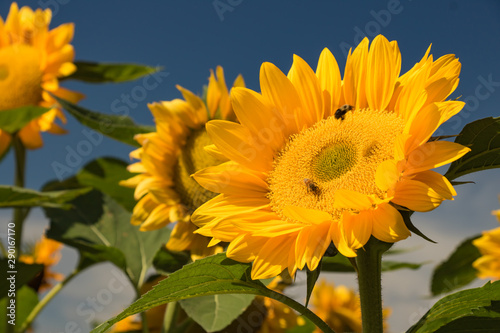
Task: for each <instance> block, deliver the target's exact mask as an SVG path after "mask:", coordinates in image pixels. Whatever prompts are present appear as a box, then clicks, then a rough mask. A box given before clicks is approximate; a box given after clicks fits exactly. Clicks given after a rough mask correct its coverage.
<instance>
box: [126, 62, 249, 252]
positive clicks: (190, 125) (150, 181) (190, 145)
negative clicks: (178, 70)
mask: <svg viewBox="0 0 500 333" xmlns="http://www.w3.org/2000/svg"><path fill="white" fill-rule="evenodd" d="M244 85H245V83H244V81H243V78H242V77H241V76H238V77H237V78H236V80H235V82H234V84H233V87H243V86H244ZM177 88H178V89H179V90H180V92H181V93H182V95H183V97H184V100H181V99H174V100H172V101H164V102H159V103H153V104H150V105H149V108H150V110H151V112H152V113H153V116H154V118H155V121H156V132H153V133H147V134H140V135H137V136H136V137H135V139H136V140H137V142H139V143H140V144H141V146H142V147H141V148H139V149H137V150H135V151H133V152H132V153H130V156H131V158H135V159H139V160H140V162H136V163H134V164H132V165H130V166H129V171H130V172H137V173H140V174H139V175H137V176H134V177H132V178H130V179H127V180H125V181H122V182H120V184H121V185H122V186H127V187H132V188H135V194H134V195H135V199H136V200H139V201H138V203H137V204H136V206H135V207H134V210H133V214H132V220H131V222H132V224H134V225H140V226H141V227H140V229H141V230H142V231H148V230H155V229H159V228H163V227H164V226H166V225H167V224H169V223H171V222H178V223H177V224H176V225H175V227H174V229H173V231H172V233H171V235H170V239H169V241H168V243H167V248H168V249H170V250H173V251H184V250H190V252H191V256H192V258H193V260H195V259H197V258H201V257H205V256H207V255H211V254H214V253H217V252H221V251H222V248H221V247H220V246H217V247H213V248H207V245H208V244H209V239H208V238H206V237H204V236H201V235H197V234H193V232H194V231H195V230H196V229H197V227H196V226H195V225H194V224H192V223H191V219H190V217H191V213H192V212H193V211H194V210H195V209H196V208H198V207H199V206H200V205H201V204H203V203H204V202H206V201H207V200H209V199H211V198H213V197H214V195H215V194H214V193H212V192H210V191H207V190H206V189H204V188H203V187H201V186H200V185H198V183H196V181H195V180H193V179H192V177H191V175H192V174H193V173H195V172H196V171H198V170H200V169H203V168H206V167H208V166H213V165H217V164H219V163H221V162H222V161H224V158H223V157H222V156H219V155H217V154H216V153H213V152H212V153H211V151H212V150H213V149H210V145H212V142H211V140H210V138H209V137H208V134H207V132H206V129H205V124H206V122H207V121H208V120H210V119H225V120H226V121H234V120H235V115H234V112H233V109H232V108H231V104H230V101H229V92H228V89H227V86H226V82H225V79H224V71H223V69H222V67H220V66H218V67H217V69H216V75H214V73H213V71H211V75H210V78H209V82H208V88H207V92H206V95H207V96H206V102H204V101H203V100H202V99H201V98H200V97H198V96H196V95H195V94H193V93H192V92H191V91H189V90H187V89H184V88H182V87H180V86H177ZM207 146H208V149H205V147H207ZM221 158H222V160H221Z"/></svg>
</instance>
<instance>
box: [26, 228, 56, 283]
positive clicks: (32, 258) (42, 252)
mask: <svg viewBox="0 0 500 333" xmlns="http://www.w3.org/2000/svg"><path fill="white" fill-rule="evenodd" d="M61 247H62V244H61V243H59V242H57V241H55V240H52V239H48V238H46V237H45V236H42V238H41V239H40V240H39V241H38V242H36V244H35V246H34V247H33V248H32V250H31V253H24V254H21V256H20V257H19V261H21V262H24V263H25V264H30V265H32V264H41V265H43V266H44V268H43V271H42V272H41V273H40V274H39V275H38V276H36V277H35V278H34V280H33V281H32V282H33V283H30V285H31V286H32V287H33V288H34V289H35V290H37V291H44V290H46V289H48V288H50V287H51V286H52V282H53V281H61V280H62V279H63V275H62V274H61V273H57V272H53V271H52V267H53V266H55V265H57V263H58V262H59V260H61V252H60V250H61Z"/></svg>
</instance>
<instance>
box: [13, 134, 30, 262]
mask: <svg viewBox="0 0 500 333" xmlns="http://www.w3.org/2000/svg"><path fill="white" fill-rule="evenodd" d="M13 146H14V159H15V174H14V185H15V186H18V187H24V179H25V175H24V174H25V167H26V148H25V147H24V145H23V143H22V141H21V138H20V137H19V135H17V134H16V135H14V138H13ZM27 215H28V209H27V208H22V207H20V208H15V209H14V216H13V222H14V225H15V226H14V232H15V233H14V238H15V240H16V244H15V250H16V255H17V257H18V258H19V256H20V255H21V252H20V251H21V241H22V233H23V222H24V219H25V218H26V216H27Z"/></svg>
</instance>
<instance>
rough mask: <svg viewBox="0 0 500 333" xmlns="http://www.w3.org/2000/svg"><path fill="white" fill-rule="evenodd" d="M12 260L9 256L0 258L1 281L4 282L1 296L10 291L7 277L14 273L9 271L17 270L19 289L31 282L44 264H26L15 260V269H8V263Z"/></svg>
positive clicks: (1, 286)
mask: <svg viewBox="0 0 500 333" xmlns="http://www.w3.org/2000/svg"><path fill="white" fill-rule="evenodd" d="M9 264H11V262H9V261H8V259H7V258H1V259H0V267H2V270H1V271H0V281H2V284H1V285H0V298H3V297H6V296H7V293H8V292H9V288H10V283H9V280H7V278H9V277H10V276H11V274H12V273H8V272H9V271H15V272H16V273H15V274H14V275H15V280H16V290H19V289H20V288H21V287H22V286H24V285H25V284H27V283H28V282H30V281H31V280H33V279H34V278H35V276H36V275H37V274H38V273H40V272H41V271H42V270H43V265H40V264H32V265H30V264H25V263H24V262H22V261H17V260H16V262H15V269H13V270H10V269H8V267H9V266H8V265H9Z"/></svg>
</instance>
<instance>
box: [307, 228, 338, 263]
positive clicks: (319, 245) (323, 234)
mask: <svg viewBox="0 0 500 333" xmlns="http://www.w3.org/2000/svg"><path fill="white" fill-rule="evenodd" d="M330 225H331V223H330V221H326V222H323V223H321V224H318V225H315V226H311V227H310V228H311V229H312V231H311V233H310V235H309V240H308V243H307V247H306V259H307V267H309V270H311V271H314V270H315V269H316V268H317V267H318V264H319V263H320V261H321V258H323V255H324V254H325V251H326V249H327V248H328V246H330V243H331V242H332V240H331V238H330Z"/></svg>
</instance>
